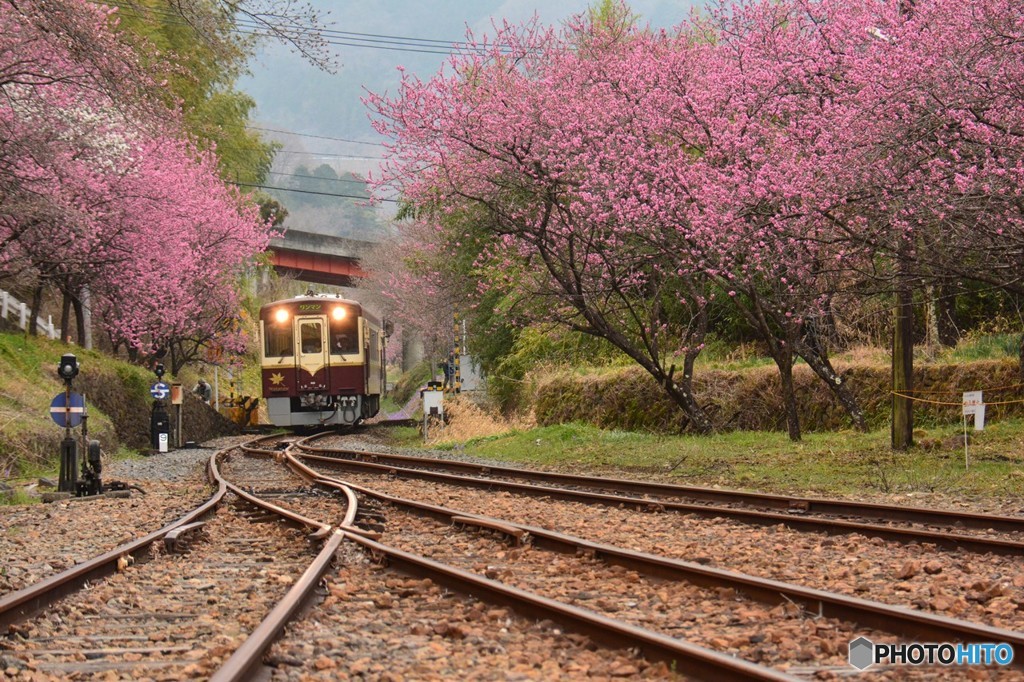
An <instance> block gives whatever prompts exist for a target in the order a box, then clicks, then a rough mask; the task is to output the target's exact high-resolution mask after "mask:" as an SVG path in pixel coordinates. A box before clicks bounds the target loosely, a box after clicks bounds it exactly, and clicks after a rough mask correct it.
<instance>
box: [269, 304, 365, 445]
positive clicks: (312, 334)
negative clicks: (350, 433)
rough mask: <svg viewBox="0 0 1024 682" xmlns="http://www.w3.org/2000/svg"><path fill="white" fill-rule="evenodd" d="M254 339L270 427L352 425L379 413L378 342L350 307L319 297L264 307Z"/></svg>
mask: <svg viewBox="0 0 1024 682" xmlns="http://www.w3.org/2000/svg"><path fill="white" fill-rule="evenodd" d="M260 340H261V343H260V355H261V357H260V363H261V374H262V385H263V396H264V399H265V400H266V405H267V411H268V413H269V416H270V421H271V422H273V423H274V424H275V425H277V426H327V425H352V424H355V423H357V422H358V421H359V420H361V419H364V418H367V417H370V416H373V415H374V414H376V413H377V411H378V409H379V406H380V393H381V389H382V383H383V377H382V373H381V372H380V371H379V368H380V366H381V360H382V359H383V337H382V335H381V332H380V326H379V325H378V324H376V323H375V321H374V320H373V318H371V317H368V316H366V315H365V314H364V312H363V309H362V306H360V304H359V303H357V302H356V301H351V300H348V299H343V298H340V297H334V296H325V295H319V296H299V297H296V298H292V299H288V300H284V301H276V302H274V303H268V304H267V305H264V306H263V307H262V308H260ZM371 370H372V371H371Z"/></svg>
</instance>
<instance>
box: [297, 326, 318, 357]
mask: <svg viewBox="0 0 1024 682" xmlns="http://www.w3.org/2000/svg"><path fill="white" fill-rule="evenodd" d="M322 329H323V327H322V325H321V324H320V323H319V322H303V323H302V324H301V325H300V326H299V335H300V337H301V338H302V340H301V341H300V343H301V344H302V352H303V354H308V353H323V352H324V345H323V331H322Z"/></svg>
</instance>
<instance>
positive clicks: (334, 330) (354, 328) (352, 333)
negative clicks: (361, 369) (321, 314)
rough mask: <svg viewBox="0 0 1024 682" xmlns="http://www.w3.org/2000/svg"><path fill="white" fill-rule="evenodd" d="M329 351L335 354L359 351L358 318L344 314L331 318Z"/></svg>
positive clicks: (349, 353) (353, 353) (352, 353)
mask: <svg viewBox="0 0 1024 682" xmlns="http://www.w3.org/2000/svg"><path fill="white" fill-rule="evenodd" d="M330 323H331V352H332V353H334V354H336V355H355V354H357V353H358V352H359V318H358V317H356V316H355V315H346V316H345V317H343V318H341V319H340V320H338V319H333V318H332V319H331V321H330Z"/></svg>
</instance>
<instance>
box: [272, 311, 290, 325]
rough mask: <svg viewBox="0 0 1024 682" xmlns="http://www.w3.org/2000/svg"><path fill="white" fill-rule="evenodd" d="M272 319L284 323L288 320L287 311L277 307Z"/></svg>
mask: <svg viewBox="0 0 1024 682" xmlns="http://www.w3.org/2000/svg"><path fill="white" fill-rule="evenodd" d="M274 321H275V322H277V323H278V324H284V323H285V322H287V321H288V311H287V310H286V309H284V308H278V309H277V312H275V313H274Z"/></svg>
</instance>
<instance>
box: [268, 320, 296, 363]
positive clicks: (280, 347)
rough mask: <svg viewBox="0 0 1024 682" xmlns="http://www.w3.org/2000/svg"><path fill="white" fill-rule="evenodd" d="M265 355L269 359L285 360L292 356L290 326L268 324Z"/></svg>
mask: <svg viewBox="0 0 1024 682" xmlns="http://www.w3.org/2000/svg"><path fill="white" fill-rule="evenodd" d="M263 353H264V354H265V355H266V356H267V357H268V358H283V357H288V356H290V355H292V326H291V325H290V324H284V325H276V324H268V325H267V326H266V343H265V347H264V349H263Z"/></svg>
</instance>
